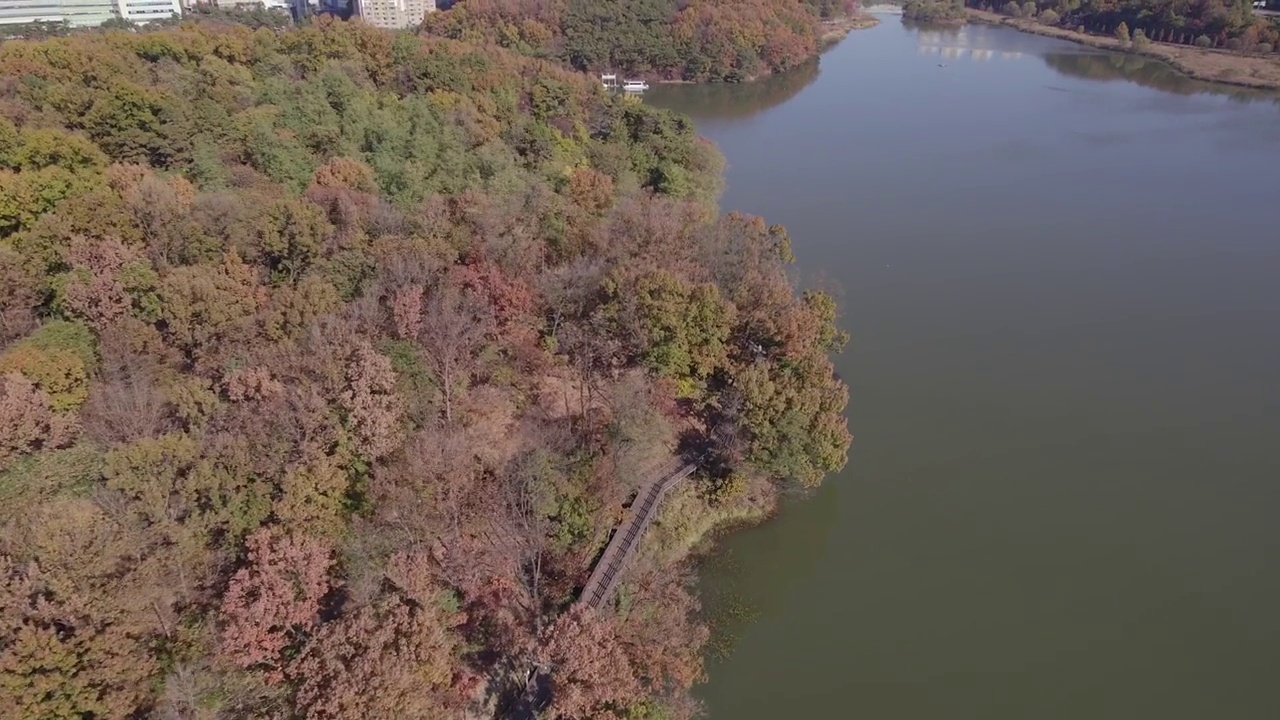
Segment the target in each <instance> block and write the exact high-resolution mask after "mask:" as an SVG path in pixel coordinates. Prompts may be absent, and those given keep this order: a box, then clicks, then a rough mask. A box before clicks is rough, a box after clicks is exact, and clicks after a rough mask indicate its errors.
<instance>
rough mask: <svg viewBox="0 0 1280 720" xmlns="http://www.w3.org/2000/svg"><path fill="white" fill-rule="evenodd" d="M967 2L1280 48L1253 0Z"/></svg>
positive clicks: (1107, 27) (1233, 46)
mask: <svg viewBox="0 0 1280 720" xmlns="http://www.w3.org/2000/svg"><path fill="white" fill-rule="evenodd" d="M925 1H927V0H925ZM970 4H971V5H974V6H979V5H982V4H986V5H990V6H991V7H992V8H993V9H1000V10H1002V11H1004V12H1005V13H1007V14H1010V15H1017V16H1020V17H1035V18H1038V19H1039V20H1040V21H1041V22H1045V23H1046V24H1049V25H1059V24H1061V25H1065V26H1068V27H1073V28H1074V27H1083V28H1084V29H1086V30H1088V31H1090V32H1096V33H1106V34H1109V33H1113V32H1115V31H1116V30H1117V29H1118V28H1120V27H1121V25H1122V24H1123V26H1124V28H1123V34H1125V35H1126V36H1128V35H1130V34H1131V33H1136V32H1137V31H1141V38H1143V39H1146V40H1158V41H1163V42H1173V43H1181V44H1196V45H1199V46H1202V47H1217V48H1223V49H1227V50H1246V51H1254V52H1264V53H1267V52H1274V51H1275V50H1276V48H1278V47H1280V26H1278V25H1277V24H1276V23H1275V22H1274V21H1273V20H1271V19H1270V18H1266V17H1263V16H1260V15H1258V14H1256V13H1254V11H1253V3H1252V2H1251V0H1037V1H1036V2H1027V3H1021V4H1019V3H990V2H988V3H979V2H975V1H974V0H970ZM1126 39H1127V38H1126Z"/></svg>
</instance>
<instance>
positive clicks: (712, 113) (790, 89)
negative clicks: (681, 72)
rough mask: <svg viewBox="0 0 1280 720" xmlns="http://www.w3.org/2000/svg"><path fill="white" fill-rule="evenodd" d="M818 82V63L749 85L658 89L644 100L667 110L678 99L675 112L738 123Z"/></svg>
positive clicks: (646, 95) (712, 85) (815, 61)
mask: <svg viewBox="0 0 1280 720" xmlns="http://www.w3.org/2000/svg"><path fill="white" fill-rule="evenodd" d="M817 79H818V60H816V59H815V60H811V61H810V62H807V63H805V64H804V65H801V66H800V67H797V68H795V69H793V70H789V71H787V72H785V73H779V74H777V75H773V76H770V77H767V78H764V79H762V80H757V81H755V82H750V83H702V84H698V85H658V86H656V87H654V88H652V89H650V90H649V91H648V92H647V93H645V100H646V101H647V102H651V103H653V104H655V105H658V106H661V107H669V106H671V105H672V101H673V100H674V99H677V98H678V103H677V104H678V106H679V110H680V111H682V112H685V113H688V114H689V115H692V116H694V117H697V118H700V119H702V120H740V119H744V118H748V117H751V116H752V115H755V114H757V113H759V112H763V111H765V110H768V109H769V108H771V107H776V106H778V105H781V104H782V103H784V102H786V101H788V100H790V99H791V98H793V97H795V96H796V94H797V93H799V92H800V91H801V90H803V89H805V88H806V87H807V86H809V85H811V84H813V81H814V80H817Z"/></svg>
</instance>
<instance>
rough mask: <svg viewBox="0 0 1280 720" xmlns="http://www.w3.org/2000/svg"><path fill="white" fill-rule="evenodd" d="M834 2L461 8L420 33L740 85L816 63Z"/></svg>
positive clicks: (474, 1) (433, 19)
mask: <svg viewBox="0 0 1280 720" xmlns="http://www.w3.org/2000/svg"><path fill="white" fill-rule="evenodd" d="M851 9H852V4H851V3H846V2H838V1H836V0H550V1H547V0H459V1H458V2H457V3H455V4H454V5H453V7H452V8H450V9H449V10H448V11H447V12H438V13H432V14H431V15H429V16H428V17H427V20H426V22H425V23H424V24H423V32H425V33H428V34H431V35H438V36H442V37H448V38H454V39H461V40H468V41H485V42H490V43H496V44H498V45H501V46H502V47H505V48H509V49H512V50H515V51H517V52H520V53H523V54H526V55H532V56H535V57H541V58H548V59H553V60H557V61H560V62H563V63H566V64H568V65H570V66H571V67H573V68H575V69H578V70H583V71H594V72H601V71H603V72H610V71H613V72H621V73H626V74H629V75H644V76H656V77H661V78H666V79H684V80H693V81H704V80H718V81H740V80H747V79H750V78H753V77H756V76H759V75H764V74H768V73H775V72H781V71H784V70H788V69H790V68H793V67H795V66H797V65H799V64H801V63H803V62H804V61H805V60H808V59H810V58H812V57H814V56H815V55H816V54H817V50H818V38H819V32H818V23H819V21H820V20H821V19H827V18H832V17H838V16H840V15H843V14H845V13H847V12H849V11H850V10H851Z"/></svg>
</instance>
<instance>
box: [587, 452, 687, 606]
mask: <svg viewBox="0 0 1280 720" xmlns="http://www.w3.org/2000/svg"><path fill="white" fill-rule="evenodd" d="M697 469H698V462H697V460H695V461H693V462H686V461H685V460H684V459H683V458H679V457H677V458H675V459H673V460H672V461H671V462H669V463H667V465H666V466H665V467H664V468H663V469H662V472H661V473H655V476H654V478H653V479H652V480H650V481H649V482H648V483H647V484H646V485H644V486H643V487H641V488H640V491H639V492H638V493H636V499H635V502H633V503H632V504H631V512H630V514H629V516H628V517H627V519H626V520H625V521H624V522H623V523H621V524H620V525H618V528H617V530H615V531H614V533H613V538H612V539H611V540H610V541H609V545H608V546H607V547H605V549H604V553H603V554H602V555H601V556H600V559H599V560H598V561H597V562H596V566H595V567H594V568H592V570H591V576H590V577H589V578H587V584H586V585H585V586H584V587H583V588H582V595H580V596H579V597H578V602H579V603H585V604H586V605H589V606H590V607H592V608H595V609H596V610H599V609H600V608H602V607H604V605H605V603H607V602H608V601H609V598H610V597H612V595H613V591H614V590H615V589H616V588H617V586H618V581H619V580H620V579H621V577H622V571H623V569H625V568H626V566H627V562H629V561H630V560H631V557H632V556H633V555H634V554H635V551H636V548H637V547H638V546H639V544H640V538H641V537H643V535H644V531H645V530H646V529H647V528H648V527H649V523H650V522H652V521H653V518H654V516H655V515H656V514H657V509H658V506H659V505H660V504H661V503H662V498H663V496H665V495H666V494H667V491H669V490H670V489H671V488H673V487H675V486H676V484H677V483H679V482H680V481H681V480H684V479H685V478H687V477H689V476H690V475H692V474H693V471H694V470H697Z"/></svg>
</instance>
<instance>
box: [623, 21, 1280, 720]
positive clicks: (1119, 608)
mask: <svg viewBox="0 0 1280 720" xmlns="http://www.w3.org/2000/svg"><path fill="white" fill-rule="evenodd" d="M935 53H936V54H935ZM944 53H946V54H947V56H948V57H954V58H956V59H955V61H954V62H951V61H947V62H945V63H943V64H946V65H947V68H945V69H943V68H939V67H937V65H939V64H940V63H942V61H941V60H940V59H939V58H940V57H942V56H943V54H944ZM1002 54H1007V60H1008V62H1001V57H1002ZM1038 58H1043V59H1044V62H1040V61H1038V60H1034V59H1038ZM1019 59H1021V60H1023V61H1022V62H1013V61H1014V60H1019ZM821 62H822V71H821V76H820V77H819V76H818V73H817V68H816V67H812V66H811V67H807V68H805V70H804V71H803V72H802V73H800V74H799V75H790V76H788V75H783V76H779V77H775V78H772V79H771V80H769V81H768V82H766V83H764V84H761V85H734V86H720V87H693V86H680V87H672V88H656V89H655V90H660V91H661V92H651V93H649V94H647V95H646V98H645V100H646V102H650V101H651V97H652V101H656V102H661V103H662V104H663V105H664V106H666V107H672V108H675V109H678V110H682V111H685V112H688V113H690V114H691V115H693V116H694V119H695V121H696V122H697V123H698V129H699V131H700V132H701V133H703V134H705V135H706V136H707V137H709V138H710V139H711V140H713V141H714V142H716V144H717V145H718V146H719V147H720V148H721V149H722V150H723V152H724V154H725V157H726V158H727V161H728V166H729V170H728V176H727V187H728V190H727V192H726V194H725V196H724V199H723V201H722V203H723V207H724V208H725V209H726V210H741V211H745V212H751V213H756V214H760V215H762V216H764V217H765V218H767V219H768V220H769V221H770V222H779V223H782V224H783V225H785V226H786V227H787V228H788V229H789V231H790V232H791V237H792V238H793V243H794V247H795V251H796V255H797V257H798V258H799V259H798V263H797V265H796V267H795V271H796V272H797V274H798V275H799V276H800V277H802V278H811V277H823V278H828V279H829V282H827V283H825V284H824V286H826V287H830V286H831V285H835V286H837V287H839V288H840V289H841V293H840V295H841V298H842V303H841V304H842V308H843V309H844V311H845V312H844V313H843V315H842V323H843V324H844V325H845V327H846V329H848V330H849V331H850V333H851V335H852V336H853V338H854V341H853V343H852V345H851V346H850V348H849V350H848V351H846V352H845V353H843V354H841V355H839V356H837V357H835V358H834V362H835V363H836V367H837V369H838V370H839V372H840V373H841V375H842V376H843V377H845V378H847V379H848V380H849V382H850V385H851V395H852V398H853V400H852V405H851V418H850V420H851V423H852V429H853V432H854V435H855V436H856V437H857V443H856V445H855V446H854V449H853V451H852V453H851V457H850V464H849V466H848V468H847V469H846V470H845V471H843V472H842V473H839V474H838V475H836V476H833V477H831V478H829V479H828V480H827V482H826V484H825V485H824V486H823V487H822V488H821V489H819V490H818V491H817V492H816V493H815V494H814V495H813V497H811V498H810V499H808V500H806V501H805V502H803V503H800V504H798V505H795V506H793V507H788V508H787V509H786V511H785V512H782V513H781V514H780V515H779V516H778V517H777V518H776V519H775V520H774V521H773V522H771V523H769V524H767V525H765V526H762V527H759V528H755V529H752V530H750V531H744V532H741V533H735V534H733V535H732V536H731V537H728V538H726V539H725V540H724V544H723V551H722V552H720V553H718V554H717V556H716V558H715V560H714V561H713V562H710V563H708V566H707V567H706V568H705V569H704V572H703V574H702V578H703V584H702V587H703V592H704V594H703V599H704V601H705V604H704V607H705V608H706V609H707V612H708V613H709V614H710V615H711V616H712V617H714V618H715V619H716V620H718V623H717V629H718V630H719V631H720V632H719V633H718V634H717V636H716V638H717V640H718V644H717V648H716V649H717V650H725V649H728V650H732V652H731V653H730V654H729V655H728V657H726V658H720V657H719V656H714V657H715V660H714V661H713V662H711V663H710V665H709V672H710V676H711V682H710V683H709V684H708V685H707V686H706V687H705V688H703V689H702V691H701V696H702V698H703V699H705V701H706V702H707V704H708V707H709V708H710V713H711V715H710V717H711V718H712V720H776V719H777V718H804V719H807V718H874V719H876V720H879V719H883V720H939V719H940V718H941V719H946V720H953V719H954V720H971V719H972V720H977V719H979V718H980V719H981V720H1027V719H1028V718H1031V719H1033V720H1080V719H1081V718H1087V719H1088V720H1134V719H1135V718H1137V719H1140V720H1146V719H1147V718H1153V719H1156V718H1158V719H1159V720H1205V719H1206V718H1224V719H1225V720H1236V719H1237V718H1239V719H1241V720H1254V719H1255V718H1258V719H1261V718H1276V717H1280V713H1278V712H1277V697H1278V696H1277V694H1276V693H1275V691H1274V689H1273V688H1274V687H1275V683H1274V678H1273V677H1272V676H1273V675H1274V671H1275V669H1276V668H1280V615H1278V614H1277V613H1276V612H1275V608H1276V607H1280V573H1277V572H1276V560H1275V558H1276V551H1277V549H1280V524H1277V523H1276V522H1275V518H1274V515H1275V513H1274V508H1275V507H1277V506H1278V505H1280V483H1276V482H1275V479H1276V478H1280V454H1277V453H1276V452H1275V438H1276V437H1277V436H1280V383H1276V382H1275V368H1276V367H1277V366H1280V335H1277V334H1276V333H1274V332H1268V330H1267V329H1268V328H1274V327H1275V326H1276V323H1277V322H1278V321H1280V284H1277V283H1276V282H1275V277H1276V275H1277V274H1278V273H1280V246H1277V245H1276V244H1275V243H1274V242H1271V238H1273V237H1274V236H1275V226H1276V221H1277V210H1276V205H1275V202H1274V198H1273V197H1272V196H1273V195H1274V186H1275V183H1274V177H1275V158H1276V157H1277V153H1280V123H1278V122H1277V120H1280V107H1278V106H1276V105H1273V104H1272V103H1270V102H1250V103H1245V102H1235V101H1233V100H1229V99H1228V98H1229V97H1230V98H1237V97H1239V98H1245V97H1247V96H1252V97H1257V96H1258V95H1257V94H1252V93H1248V92H1247V91H1237V90H1234V89H1230V88H1226V87H1214V86H1212V85H1208V84H1203V83H1196V82H1193V81H1190V80H1187V79H1185V78H1181V77H1179V76H1178V75H1176V74H1175V73H1174V72H1173V71H1172V70H1171V69H1170V68H1168V67H1166V66H1163V65H1161V64H1160V63H1156V62H1152V61H1151V60H1148V59H1145V58H1138V57H1130V56H1126V55H1113V54H1108V53H1102V52H1099V51H1097V50H1094V49H1091V48H1085V47H1081V46H1076V45H1071V44H1069V43H1066V42H1062V41H1059V40H1055V39H1052V38H1045V37H1039V36H1035V35H1026V34H1020V33H1016V32H1014V31H1012V30H1010V29H1009V28H1003V27H983V26H974V27H966V28H955V29H939V28H930V27H911V26H907V25H905V24H903V23H899V22H895V21H891V20H890V21H884V22H882V23H881V24H880V25H879V26H877V27H875V28H872V29H869V30H865V31H860V32H859V33H856V34H854V35H852V36H851V37H850V39H849V40H847V41H845V42H842V43H840V44H839V45H837V46H836V47H835V48H833V49H832V50H830V51H829V52H828V53H826V54H824V55H823V56H822V59H821ZM810 83H812V84H810ZM1164 91H1168V92H1164ZM1209 93H1220V94H1218V95H1213V94H1209ZM793 96H794V97H793ZM788 98H789V99H788ZM783 100H786V102H785V103H783V102H782V101H783ZM747 116H751V120H750V121H749V122H745V121H743V120H742V118H744V117H747ZM726 118H728V119H727V120H725V119H726Z"/></svg>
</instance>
